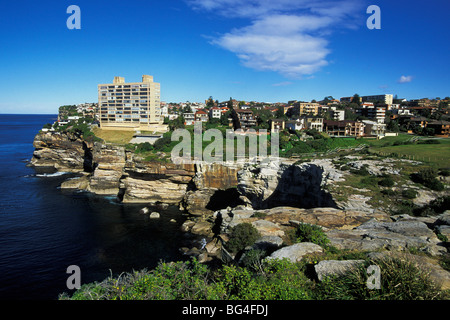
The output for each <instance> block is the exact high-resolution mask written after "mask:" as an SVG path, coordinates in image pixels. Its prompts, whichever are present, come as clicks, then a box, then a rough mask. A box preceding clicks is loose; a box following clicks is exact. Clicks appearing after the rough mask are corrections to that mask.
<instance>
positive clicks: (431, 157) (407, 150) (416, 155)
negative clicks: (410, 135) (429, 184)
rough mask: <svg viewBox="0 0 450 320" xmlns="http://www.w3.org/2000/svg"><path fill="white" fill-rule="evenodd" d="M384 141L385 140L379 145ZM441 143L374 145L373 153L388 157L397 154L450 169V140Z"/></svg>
mask: <svg viewBox="0 0 450 320" xmlns="http://www.w3.org/2000/svg"><path fill="white" fill-rule="evenodd" d="M382 141H384V139H383V140H379V141H378V143H379V142H382ZM439 141H440V144H406V145H397V146H394V145H383V144H380V145H375V146H373V145H372V147H371V151H373V152H376V153H381V154H386V155H388V154H392V153H395V154H397V155H398V156H399V157H401V158H407V159H412V160H418V161H424V162H428V163H429V164H431V165H434V166H437V167H438V168H447V167H450V161H449V159H450V139H440V140H439ZM386 142H387V141H385V143H386Z"/></svg>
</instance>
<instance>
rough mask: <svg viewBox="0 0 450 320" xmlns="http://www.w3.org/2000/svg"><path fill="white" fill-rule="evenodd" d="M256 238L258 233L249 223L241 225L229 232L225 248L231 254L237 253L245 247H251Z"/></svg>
mask: <svg viewBox="0 0 450 320" xmlns="http://www.w3.org/2000/svg"><path fill="white" fill-rule="evenodd" d="M258 238H259V232H258V230H256V228H255V227H254V226H252V224H251V223H241V224H238V225H237V226H235V227H233V229H232V230H231V233H230V240H229V241H228V242H227V243H226V248H227V249H228V250H230V251H231V252H233V253H238V252H239V251H241V250H243V249H245V247H247V246H251V245H253V244H254V243H255V241H256V240H257V239H258Z"/></svg>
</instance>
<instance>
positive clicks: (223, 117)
mask: <svg viewBox="0 0 450 320" xmlns="http://www.w3.org/2000/svg"><path fill="white" fill-rule="evenodd" d="M230 114H231V110H228V111H227V112H225V113H222V115H221V116H220V124H221V125H223V126H227V125H228V118H229V117H230Z"/></svg>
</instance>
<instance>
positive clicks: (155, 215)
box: [150, 212, 161, 219]
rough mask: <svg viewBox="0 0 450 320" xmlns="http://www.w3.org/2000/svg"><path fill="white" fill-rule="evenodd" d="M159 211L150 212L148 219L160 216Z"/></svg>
mask: <svg viewBox="0 0 450 320" xmlns="http://www.w3.org/2000/svg"><path fill="white" fill-rule="evenodd" d="M160 216H161V215H160V214H159V212H152V213H150V219H159V218H160Z"/></svg>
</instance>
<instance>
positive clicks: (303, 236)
mask: <svg viewBox="0 0 450 320" xmlns="http://www.w3.org/2000/svg"><path fill="white" fill-rule="evenodd" d="M290 238H291V241H292V240H293V241H292V242H312V243H315V244H317V245H319V246H322V247H326V246H327V245H328V243H329V242H330V241H329V240H328V238H327V236H326V235H325V233H324V232H323V230H322V228H321V227H319V226H316V225H313V224H308V223H302V224H300V225H299V226H298V227H297V228H296V229H295V231H294V233H293V234H291V235H290Z"/></svg>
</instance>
